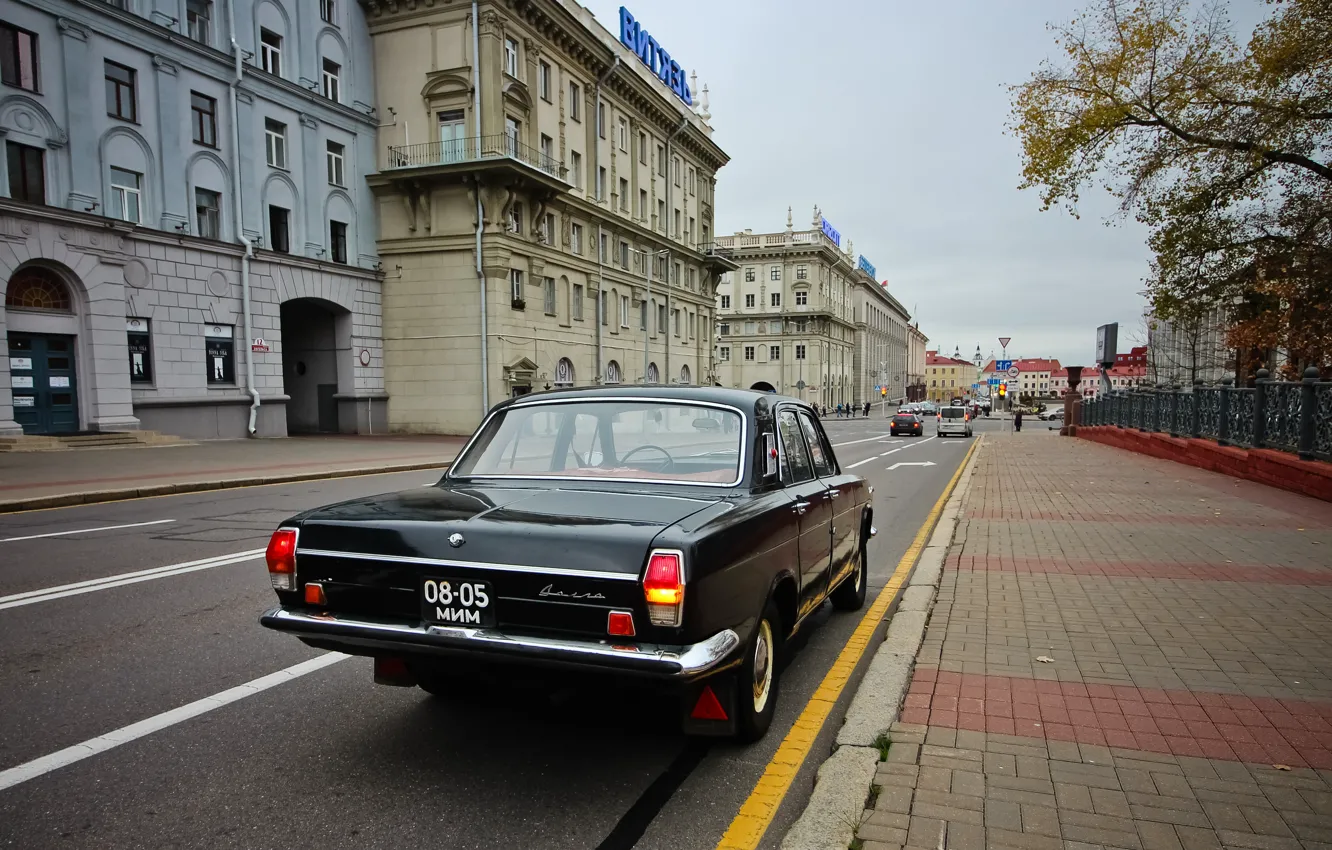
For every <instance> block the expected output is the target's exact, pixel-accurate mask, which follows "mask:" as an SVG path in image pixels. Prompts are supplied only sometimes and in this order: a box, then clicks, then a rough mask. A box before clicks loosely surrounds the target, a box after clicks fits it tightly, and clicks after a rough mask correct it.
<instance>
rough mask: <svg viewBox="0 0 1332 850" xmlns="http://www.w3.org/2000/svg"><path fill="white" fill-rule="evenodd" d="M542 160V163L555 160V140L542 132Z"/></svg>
mask: <svg viewBox="0 0 1332 850" xmlns="http://www.w3.org/2000/svg"><path fill="white" fill-rule="evenodd" d="M541 162H542V165H545V164H546V163H553V162H555V140H554V139H552V138H551V137H550V136H547V135H546V134H545V133H542V134H541Z"/></svg>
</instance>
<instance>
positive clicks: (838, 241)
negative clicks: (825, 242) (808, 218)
mask: <svg viewBox="0 0 1332 850" xmlns="http://www.w3.org/2000/svg"><path fill="white" fill-rule="evenodd" d="M819 221H821V222H823V235H824V236H827V237H828V238H829V239H831V240H832V241H833V244H834V245H836V246H837V247H838V248H840V247H842V234H840V233H838V232H837V229H836V228H834V227H833V226H832V225H831V224H829V223H828V219H826V218H824V217H823V216H819Z"/></svg>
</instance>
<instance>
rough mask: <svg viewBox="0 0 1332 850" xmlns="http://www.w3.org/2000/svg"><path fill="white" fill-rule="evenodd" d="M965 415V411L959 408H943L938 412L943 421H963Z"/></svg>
mask: <svg viewBox="0 0 1332 850" xmlns="http://www.w3.org/2000/svg"><path fill="white" fill-rule="evenodd" d="M966 413H967V412H966V410H965V409H963V408H961V407H945V408H943V409H942V410H940V411H939V416H940V418H943V419H964V418H966Z"/></svg>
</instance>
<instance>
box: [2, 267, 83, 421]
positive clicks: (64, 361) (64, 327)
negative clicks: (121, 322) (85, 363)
mask: <svg viewBox="0 0 1332 850" xmlns="http://www.w3.org/2000/svg"><path fill="white" fill-rule="evenodd" d="M71 276H72V275H71V273H70V272H69V270H68V269H66V268H64V267H63V266H62V267H60V271H57V270H56V268H51V267H47V266H45V265H41V264H31V265H27V266H23V267H21V268H19V269H18V270H17V271H15V272H14V274H13V275H12V276H11V277H10V278H9V280H8V281H7V282H6V284H5V316H4V318H5V322H4V329H5V331H6V334H5V335H6V337H7V339H8V346H7V348H8V350H7V351H5V352H4V353H5V354H7V355H8V357H9V370H10V378H9V380H10V387H11V391H12V399H13V405H14V421H15V422H16V423H17V424H18V425H19V426H20V427H22V429H23V433H25V434H76V433H79V430H80V424H81V421H86V418H85V417H84V416H83V415H82V407H83V406H82V405H81V404H80V399H79V380H78V375H79V370H78V368H77V366H76V363H77V361H78V360H79V359H81V358H80V353H81V352H80V351H79V347H78V343H79V326H80V321H79V317H78V315H77V312H78V308H79V302H78V299H77V297H76V290H75V289H74V287H73V286H71V284H70V281H69V278H70V277H71Z"/></svg>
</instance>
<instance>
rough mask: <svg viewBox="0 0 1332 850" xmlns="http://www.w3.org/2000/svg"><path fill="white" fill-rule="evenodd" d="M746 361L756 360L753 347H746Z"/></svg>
mask: <svg viewBox="0 0 1332 850" xmlns="http://www.w3.org/2000/svg"><path fill="white" fill-rule="evenodd" d="M745 359H746V360H753V359H754V346H752V345H746V346H745Z"/></svg>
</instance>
